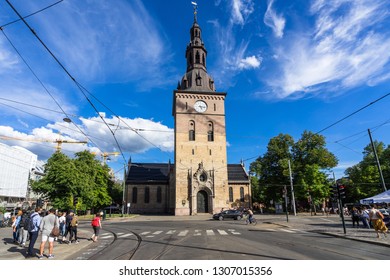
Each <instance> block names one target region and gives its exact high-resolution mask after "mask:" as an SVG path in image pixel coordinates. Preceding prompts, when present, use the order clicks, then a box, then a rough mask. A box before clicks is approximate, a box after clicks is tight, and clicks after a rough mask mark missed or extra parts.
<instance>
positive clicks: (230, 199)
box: [229, 187, 233, 202]
mask: <svg viewBox="0 0 390 280" xmlns="http://www.w3.org/2000/svg"><path fill="white" fill-rule="evenodd" d="M229 202H233V188H232V187H229Z"/></svg>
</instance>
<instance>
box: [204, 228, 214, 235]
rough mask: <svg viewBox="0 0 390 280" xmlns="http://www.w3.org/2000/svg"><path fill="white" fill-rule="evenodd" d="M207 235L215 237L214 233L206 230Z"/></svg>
mask: <svg viewBox="0 0 390 280" xmlns="http://www.w3.org/2000/svg"><path fill="white" fill-rule="evenodd" d="M206 234H207V235H215V233H214V231H213V230H211V229H208V230H206Z"/></svg>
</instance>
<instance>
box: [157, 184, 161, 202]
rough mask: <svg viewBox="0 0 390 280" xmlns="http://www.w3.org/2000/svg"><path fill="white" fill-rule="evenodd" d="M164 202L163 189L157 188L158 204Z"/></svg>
mask: <svg viewBox="0 0 390 280" xmlns="http://www.w3.org/2000/svg"><path fill="white" fill-rule="evenodd" d="M161 201H162V189H161V187H157V203H161Z"/></svg>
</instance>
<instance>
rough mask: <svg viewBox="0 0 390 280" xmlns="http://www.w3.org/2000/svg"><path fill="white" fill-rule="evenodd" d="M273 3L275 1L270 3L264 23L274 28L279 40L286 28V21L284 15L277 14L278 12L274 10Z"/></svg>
mask: <svg viewBox="0 0 390 280" xmlns="http://www.w3.org/2000/svg"><path fill="white" fill-rule="evenodd" d="M273 3H274V0H269V1H268V6H267V11H266V12H265V15H264V23H265V24H266V25H267V26H269V27H270V28H272V30H273V32H274V34H275V36H276V37H277V38H282V37H283V33H284V28H285V26H286V19H285V18H284V17H283V16H282V15H278V14H276V12H275V11H274V10H273V8H272V5H273Z"/></svg>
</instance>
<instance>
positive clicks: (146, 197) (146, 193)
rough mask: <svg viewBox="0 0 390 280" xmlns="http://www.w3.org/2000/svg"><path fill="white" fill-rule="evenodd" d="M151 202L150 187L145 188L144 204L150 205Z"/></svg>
mask: <svg viewBox="0 0 390 280" xmlns="http://www.w3.org/2000/svg"><path fill="white" fill-rule="evenodd" d="M149 200H150V189H149V187H145V197H144V202H145V203H149Z"/></svg>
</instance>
